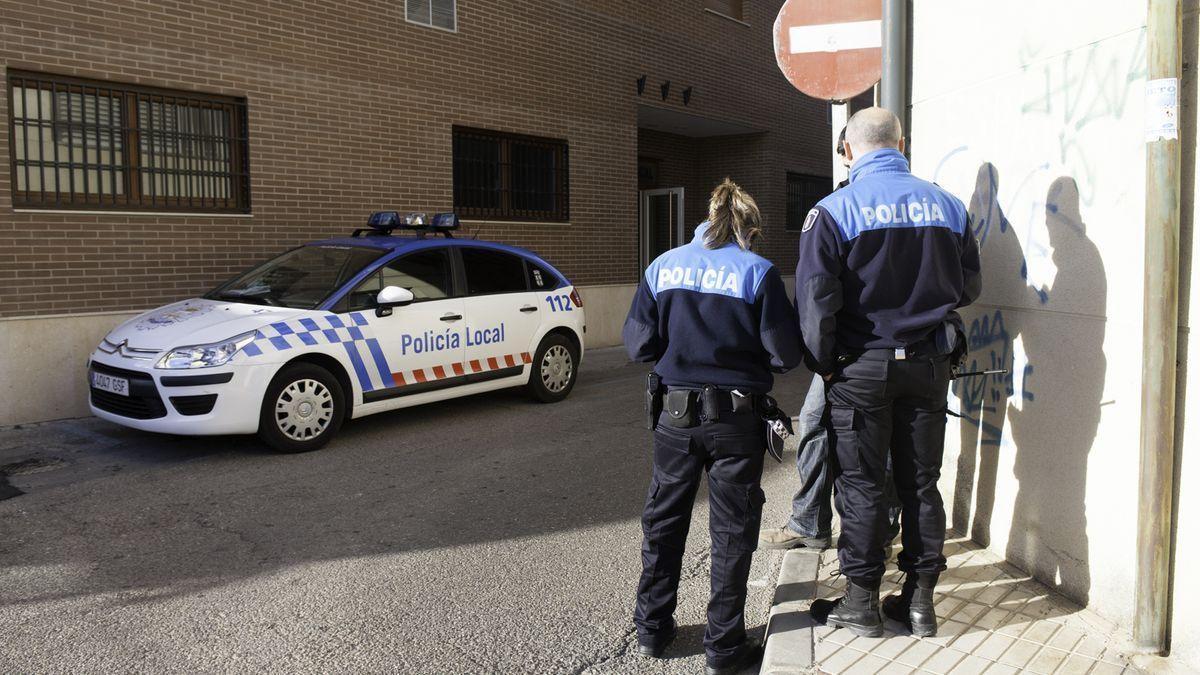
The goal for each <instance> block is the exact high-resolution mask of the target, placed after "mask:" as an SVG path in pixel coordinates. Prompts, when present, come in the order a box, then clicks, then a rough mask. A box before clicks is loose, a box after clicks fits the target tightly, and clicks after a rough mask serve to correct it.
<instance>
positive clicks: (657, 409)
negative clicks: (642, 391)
mask: <svg viewBox="0 0 1200 675" xmlns="http://www.w3.org/2000/svg"><path fill="white" fill-rule="evenodd" d="M662 409H663V395H662V378H660V377H659V376H658V373H654V372H652V373H650V374H649V375H647V376H646V405H645V413H646V428H647V429H649V430H650V431H654V427H656V426H658V415H659V413H661V412H662Z"/></svg>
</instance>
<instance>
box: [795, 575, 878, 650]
mask: <svg viewBox="0 0 1200 675" xmlns="http://www.w3.org/2000/svg"><path fill="white" fill-rule="evenodd" d="M809 612H810V613H811V614H812V616H813V618H814V619H816V620H817V621H818V622H820V623H823V624H825V625H827V626H833V627H834V628H849V629H850V632H851V633H854V634H855V635H858V636H860V637H881V636H882V635H883V620H882V619H880V618H879V582H878V581H876V582H874V583H870V582H866V581H863V580H861V579H860V580H858V581H856V580H854V579H849V580H847V582H846V594H845V595H843V596H842V597H841V598H839V599H837V600H836V601H830V600H815V601H813V604H812V607H811V608H810V609H809Z"/></svg>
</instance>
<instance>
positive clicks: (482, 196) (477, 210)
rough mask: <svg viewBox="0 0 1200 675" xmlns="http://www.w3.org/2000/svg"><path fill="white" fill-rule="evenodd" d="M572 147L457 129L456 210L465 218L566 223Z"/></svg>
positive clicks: (568, 216) (455, 132)
mask: <svg viewBox="0 0 1200 675" xmlns="http://www.w3.org/2000/svg"><path fill="white" fill-rule="evenodd" d="M568 191H569V183H568V177H567V142H566V141H562V140H555V139H551V138H538V137H535V136H518V135H516V134H505V133H500V132H496V131H485V130H481V129H466V128H463V127H454V211H455V213H457V214H458V215H459V216H460V217H462V218H483V219H490V220H528V221H550V222H566V221H567V220H569V218H570V210H569V199H568Z"/></svg>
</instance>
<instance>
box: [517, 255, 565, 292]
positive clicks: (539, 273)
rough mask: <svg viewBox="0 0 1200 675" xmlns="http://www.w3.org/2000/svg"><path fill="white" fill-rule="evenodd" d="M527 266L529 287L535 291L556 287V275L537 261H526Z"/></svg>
mask: <svg viewBox="0 0 1200 675" xmlns="http://www.w3.org/2000/svg"><path fill="white" fill-rule="evenodd" d="M525 264H526V266H527V267H528V268H529V287H530V288H532V289H533V290H535V291H542V290H548V289H554V288H558V276H556V275H554V274H552V273H551V272H549V271H548V270H547V269H546V268H545V267H542V266H541V265H538V264H537V263H533V262H529V261H526V263H525Z"/></svg>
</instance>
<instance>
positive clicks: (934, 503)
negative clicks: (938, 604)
mask: <svg viewBox="0 0 1200 675" xmlns="http://www.w3.org/2000/svg"><path fill="white" fill-rule="evenodd" d="M872 355H875V356H876V358H872ZM949 383H950V361H949V358H948V357H944V356H934V357H930V358H908V359H903V360H895V359H889V358H887V357H886V356H885V357H878V352H868V354H866V355H863V356H862V357H860V358H858V359H857V360H855V361H852V362H850V363H846V364H842V365H840V366H839V368H838V370H837V371H836V372H835V373H834V375H833V377H832V379H831V380H830V381H829V382H828V384H827V394H826V395H827V400H828V403H829V406H828V412H829V414H828V417H827V418H826V424H827V425H828V430H829V441H830V443H831V446H832V447H831V448H830V460H831V463H832V465H833V466H832V468H833V474H834V481H835V486H836V488H837V490H836V495H835V498H834V504H835V505H836V507H837V510H838V515H840V516H841V519H842V534H841V537H840V539H839V542H838V561H839V562H840V563H841V568H842V574H844V575H846V576H848V577H850V578H851V579H854V580H855V581H857V582H859V583H862V584H867V585H872V584H878V582H879V581H880V580H881V579H882V578H883V573H884V564H885V559H884V546H885V543H886V542H885V538H886V536H887V515H888V501H887V499H885V497H884V491H885V484H886V478H887V473H886V468H887V455H886V453H887V452H888V448H889V447H890V448H891V457H892V473H893V480H894V481H895V486H896V492H897V493H898V494H899V497H900V504H901V525H902V528H901V531H902V539H901V541H902V543H903V546H904V550H903V552H901V553H900V555H899V557H898V563H899V567H900V569H901V570H903V571H905V572H909V573H920V572H941V571H942V570H944V569H946V558H945V556H944V555H942V546H943V544H944V543H945V537H946V511H945V509H944V507H943V506H942V495H941V493H940V492H939V491H938V485H937V483H938V478H939V477H940V476H941V471H942V450H943V444H944V442H945V438H946V393H947V389H948V387H949Z"/></svg>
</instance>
